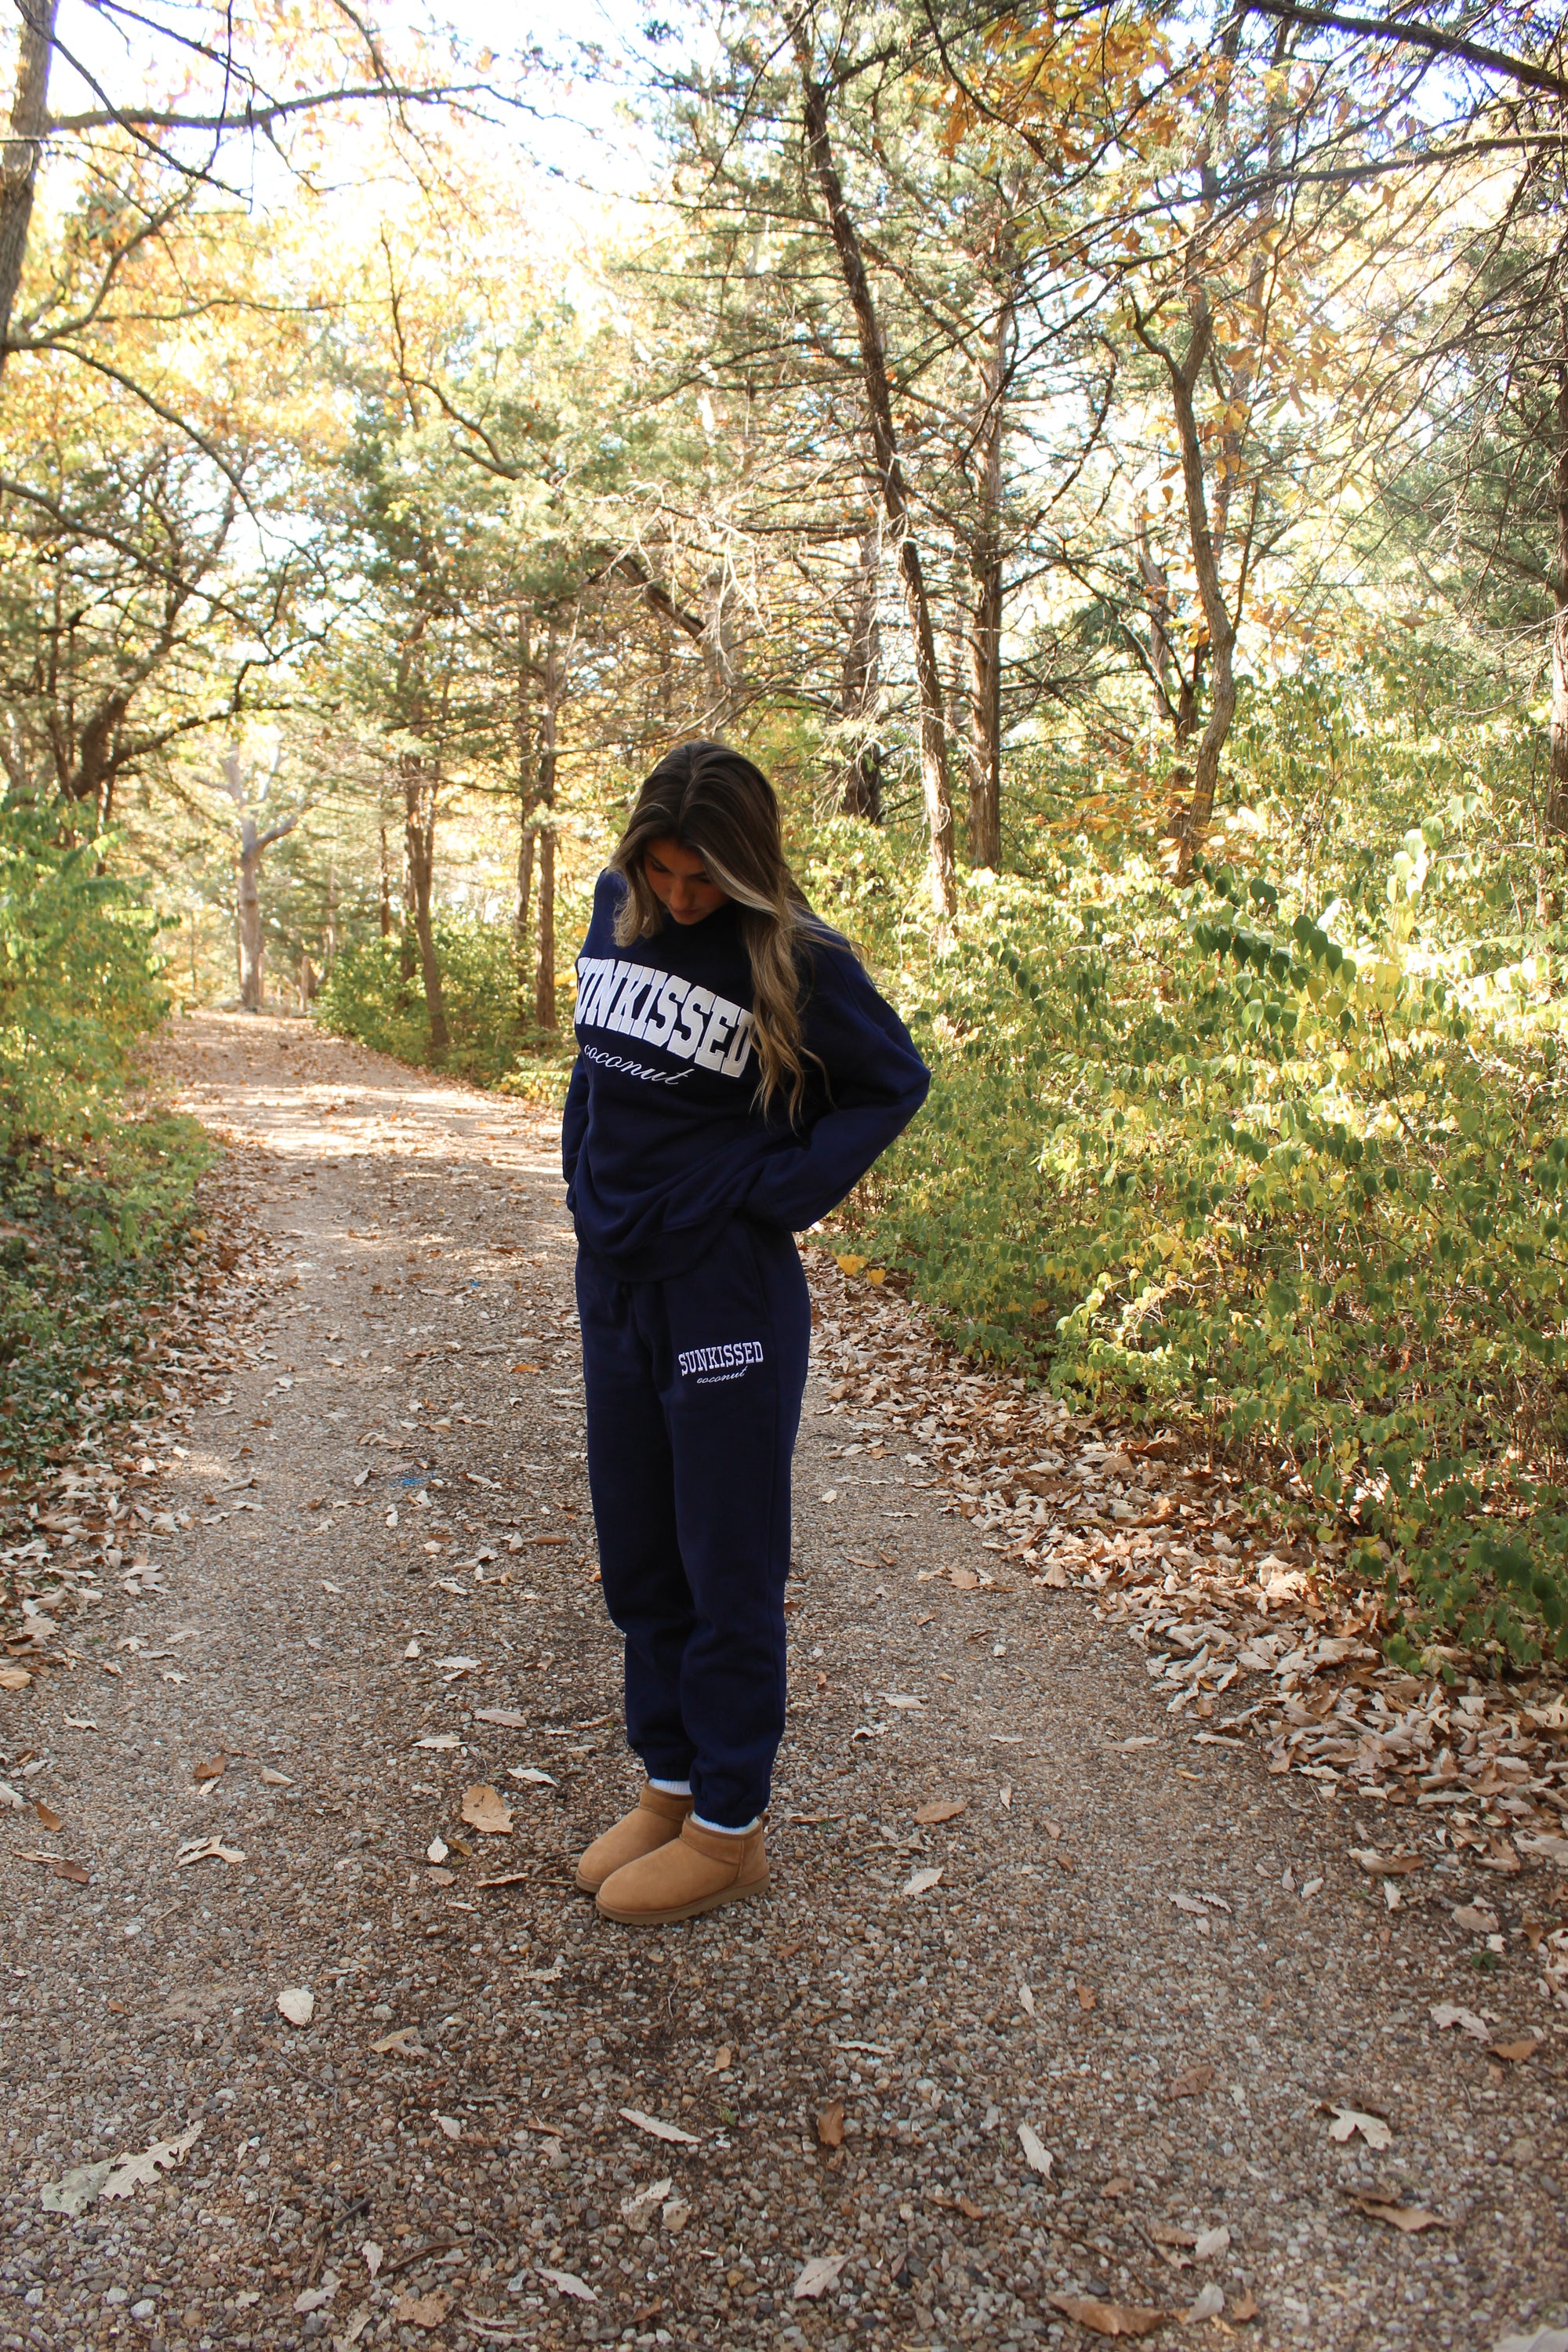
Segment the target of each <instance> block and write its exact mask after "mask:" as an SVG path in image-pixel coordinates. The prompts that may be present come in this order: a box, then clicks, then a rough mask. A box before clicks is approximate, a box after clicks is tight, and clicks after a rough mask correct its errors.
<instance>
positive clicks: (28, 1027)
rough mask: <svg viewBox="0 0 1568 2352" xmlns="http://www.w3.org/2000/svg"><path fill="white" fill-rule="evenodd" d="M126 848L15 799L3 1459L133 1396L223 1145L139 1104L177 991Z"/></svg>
mask: <svg viewBox="0 0 1568 2352" xmlns="http://www.w3.org/2000/svg"><path fill="white" fill-rule="evenodd" d="M111 847H112V845H111V844H110V843H107V842H104V841H99V842H96V843H85V844H84V843H79V842H76V841H73V840H72V839H71V837H70V835H68V833H67V832H66V831H65V830H64V829H63V828H62V827H61V825H60V824H59V823H58V821H57V819H56V818H55V816H54V815H53V814H51V813H50V812H49V811H47V810H40V809H35V808H31V807H26V806H17V805H16V804H12V803H4V804H0V1465H3V1466H4V1467H5V1468H7V1469H10V1470H21V1471H23V1472H26V1473H31V1472H32V1471H34V1470H36V1469H37V1466H38V1465H39V1464H40V1463H41V1462H42V1461H43V1460H44V1459H46V1458H47V1456H49V1455H51V1454H58V1453H59V1452H60V1450H61V1449H62V1447H63V1446H64V1445H66V1444H68V1442H70V1441H71V1440H72V1439H73V1438H74V1437H75V1436H76V1435H77V1434H78V1433H79V1431H80V1430H81V1429H82V1428H83V1427H84V1426H86V1425H88V1424H89V1423H94V1422H97V1421H98V1420H99V1419H100V1415H102V1416H105V1417H108V1418H113V1417H115V1416H116V1414H117V1412H118V1411H119V1409H121V1408H122V1407H125V1406H128V1405H129V1403H130V1402H132V1396H133V1393H134V1391H135V1385H136V1384H135V1381H134V1378H133V1376H132V1373H131V1371H130V1367H132V1365H133V1363H134V1361H135V1360H136V1358H137V1357H138V1356H139V1355H141V1354H142V1353H143V1352H144V1351H145V1349H146V1348H147V1347H148V1346H149V1345H150V1341H149V1339H148V1337H147V1333H146V1323H147V1318H148V1312H149V1309H150V1308H151V1307H153V1306H154V1305H155V1304H156V1303H157V1302H159V1301H162V1300H164V1299H167V1298H168V1297H171V1296H172V1294H173V1290H174V1285H175V1282H176V1280H177V1278H178V1273H179V1267H180V1264H181V1261H182V1257H183V1255H184V1252H185V1250H186V1248H187V1246H188V1241H189V1228H190V1219H191V1215H192V1207H193V1196H194V1192H195V1183H196V1180H197V1178H198V1176H199V1175H200V1173H201V1171H202V1170H203V1168H204V1167H205V1165H206V1164H207V1160H208V1159H209V1157H210V1154H209V1150H208V1146H207V1144H206V1140H205V1136H204V1135H203V1133H202V1130H201V1129H200V1128H199V1127H198V1126H197V1124H196V1122H195V1120H194V1119H190V1118H175V1117H172V1116H169V1115H167V1114H165V1113H163V1112H158V1113H155V1114H153V1115H152V1116H150V1117H149V1116H137V1115H135V1114H134V1113H132V1114H130V1115H128V1114H127V1110H126V1107H125V1097H124V1089H125V1087H126V1082H127V1080H128V1079H129V1078H132V1076H134V1072H133V1064H132V1052H133V1048H134V1046H135V1045H136V1043H137V1041H138V1039H139V1038H140V1037H142V1035H144V1034H145V1033H146V1032H147V1031H148V1030H149V1029H151V1028H153V1026H154V1025H155V1024H157V1023H158V1022H159V1021H160V1020H161V1019H162V1017H163V1012H164V1010H165V1004H166V1000H165V997H164V995H163V989H162V986H161V984H160V981H159V974H158V969H157V961H156V953H155V947H156V929H157V927H156V922H155V919H154V918H153V916H152V915H151V914H150V913H149V912H148V911H147V910H146V908H144V907H143V906H142V904H141V903H140V901H139V899H138V898H137V897H136V895H135V893H134V892H133V891H132V890H131V889H130V888H129V887H127V886H126V885H125V884H124V883H123V882H121V881H119V880H117V879H116V878H115V877H114V876H113V875H112V874H110V873H109V872H107V871H105V868H104V859H105V856H106V853H108V852H109V851H110V849H111Z"/></svg>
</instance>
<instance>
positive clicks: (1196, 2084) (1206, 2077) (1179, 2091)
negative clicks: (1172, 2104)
mask: <svg viewBox="0 0 1568 2352" xmlns="http://www.w3.org/2000/svg"><path fill="white" fill-rule="evenodd" d="M1213 2081H1214V2068H1213V2067H1212V2066H1187V2067H1184V2069H1183V2071H1182V2072H1181V2074H1178V2075H1177V2076H1176V2077H1175V2079H1174V2080H1173V2082H1171V2083H1169V2084H1167V2085H1166V2088H1165V2096H1166V2098H1168V2099H1195V2098H1196V2097H1197V2095H1198V2094H1199V2092H1200V2091H1206V2090H1207V2089H1208V2086H1209V2084H1211V2083H1212V2082H1213Z"/></svg>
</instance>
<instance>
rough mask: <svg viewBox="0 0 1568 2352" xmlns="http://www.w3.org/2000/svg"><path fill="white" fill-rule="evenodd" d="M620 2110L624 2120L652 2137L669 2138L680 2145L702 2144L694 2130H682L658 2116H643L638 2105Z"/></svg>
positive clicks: (693, 2145)
mask: <svg viewBox="0 0 1568 2352" xmlns="http://www.w3.org/2000/svg"><path fill="white" fill-rule="evenodd" d="M620 2112H621V2116H622V2118H623V2120H624V2121H625V2122H626V2123H628V2124H636V2126H637V2129H638V2131H645V2132H647V2133H648V2134H649V2136H650V2137H652V2138H654V2139H667V2140H671V2141H674V2142H676V2143H677V2144H678V2145H679V2147H700V2146H701V2144H702V2143H701V2141H700V2139H699V2138H698V2136H697V2134H696V2133H695V2132H689V2131H682V2130H681V2128H680V2126H679V2124H667V2123H662V2122H661V2121H660V2120H659V2118H658V2116H645V2115H644V2113H643V2111H642V2109H641V2108H640V2107H623V2108H622V2109H621V2111H620Z"/></svg>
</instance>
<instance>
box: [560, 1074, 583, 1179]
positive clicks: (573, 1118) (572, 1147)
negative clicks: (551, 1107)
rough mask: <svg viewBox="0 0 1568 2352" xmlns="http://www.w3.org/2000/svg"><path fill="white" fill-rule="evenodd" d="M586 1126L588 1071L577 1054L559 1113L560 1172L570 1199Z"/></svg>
mask: <svg viewBox="0 0 1568 2352" xmlns="http://www.w3.org/2000/svg"><path fill="white" fill-rule="evenodd" d="M587 1128H588V1073H587V1071H586V1070H585V1069H584V1066H583V1056H582V1055H581V1054H579V1055H578V1056H577V1059H576V1060H575V1062H574V1064H573V1065H572V1083H571V1085H570V1086H569V1087H567V1089H566V1101H565V1104H564V1107H563V1109H562V1113H561V1172H562V1174H563V1176H564V1177H565V1179H566V1193H567V1198H568V1200H570V1198H571V1193H572V1179H573V1178H574V1176H575V1174H576V1172H577V1158H578V1154H579V1153H580V1152H581V1150H582V1149H583V1138H584V1135H585V1134H586V1132H587Z"/></svg>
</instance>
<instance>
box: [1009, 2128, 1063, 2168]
mask: <svg viewBox="0 0 1568 2352" xmlns="http://www.w3.org/2000/svg"><path fill="white" fill-rule="evenodd" d="M1018 2145H1019V2147H1021V2148H1022V2149H1023V2151H1024V2161H1025V2163H1026V2165H1027V2166H1028V2168H1029V2169H1030V2171H1031V2172H1037V2173H1038V2174H1039V2176H1040V2179H1042V2180H1048V2179H1050V2177H1051V2166H1052V2163H1053V2162H1054V2160H1055V2159H1054V2158H1052V2155H1051V2152H1050V2149H1049V2148H1048V2147H1047V2146H1046V2144H1045V2142H1044V2140H1043V2139H1042V2138H1041V2137H1040V2136H1039V2134H1038V2132H1037V2131H1036V2130H1035V2128H1034V2126H1033V2125H1031V2124H1020V2125H1019V2126H1018Z"/></svg>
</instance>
